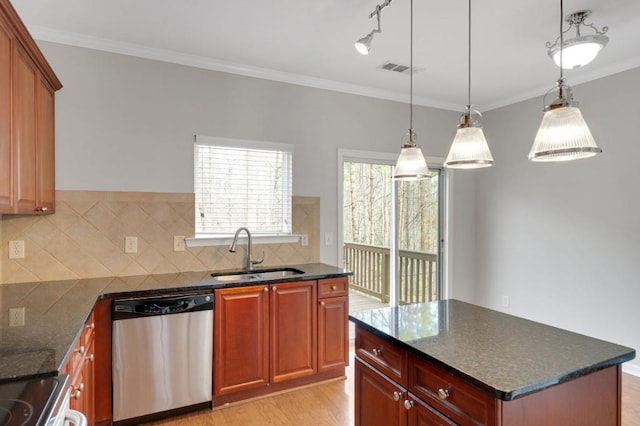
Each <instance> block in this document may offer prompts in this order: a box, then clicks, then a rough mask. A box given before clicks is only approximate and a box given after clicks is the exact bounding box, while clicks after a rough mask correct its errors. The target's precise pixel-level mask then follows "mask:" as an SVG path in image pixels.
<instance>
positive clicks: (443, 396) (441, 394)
mask: <svg viewBox="0 0 640 426" xmlns="http://www.w3.org/2000/svg"><path fill="white" fill-rule="evenodd" d="M438 397H439V398H440V399H442V400H444V399H447V398H449V389H438Z"/></svg>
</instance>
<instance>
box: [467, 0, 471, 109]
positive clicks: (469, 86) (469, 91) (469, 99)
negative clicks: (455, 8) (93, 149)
mask: <svg viewBox="0 0 640 426" xmlns="http://www.w3.org/2000/svg"><path fill="white" fill-rule="evenodd" d="M468 37H469V40H468V41H469V51H468V55H469V56H468V58H467V59H468V64H469V67H468V70H469V75H468V76H467V109H468V110H469V114H471V0H469V34H468Z"/></svg>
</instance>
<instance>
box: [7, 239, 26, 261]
mask: <svg viewBox="0 0 640 426" xmlns="http://www.w3.org/2000/svg"><path fill="white" fill-rule="evenodd" d="M23 258H24V240H16V241H9V259H23Z"/></svg>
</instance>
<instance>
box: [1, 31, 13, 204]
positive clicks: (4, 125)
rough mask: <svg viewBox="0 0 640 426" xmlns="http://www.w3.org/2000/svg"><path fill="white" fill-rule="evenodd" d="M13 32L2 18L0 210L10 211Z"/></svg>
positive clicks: (11, 189)
mask: <svg viewBox="0 0 640 426" xmlns="http://www.w3.org/2000/svg"><path fill="white" fill-rule="evenodd" d="M12 75H13V74H12V72H11V34H10V33H9V32H8V31H7V29H6V27H5V25H4V22H2V20H0V212H2V213H8V212H10V211H11V210H12V209H13V206H12V204H11V200H12V194H13V187H12V175H13V166H12V164H11V159H12V155H11V76H12Z"/></svg>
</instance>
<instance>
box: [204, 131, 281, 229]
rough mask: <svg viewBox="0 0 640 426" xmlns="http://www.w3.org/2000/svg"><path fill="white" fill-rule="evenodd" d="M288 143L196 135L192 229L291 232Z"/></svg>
mask: <svg viewBox="0 0 640 426" xmlns="http://www.w3.org/2000/svg"><path fill="white" fill-rule="evenodd" d="M292 157H293V154H292V149H291V146H290V145H286V144H273V143H267V142H253V141H239V140H233V139H221V138H211V137H205V136H196V138H195V146H194V191H195V197H196V234H232V233H234V232H235V231H236V229H238V228H239V227H242V226H244V227H247V228H249V230H250V231H251V233H252V234H269V235H282V234H290V233H291V192H292V170H291V168H292Z"/></svg>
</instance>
